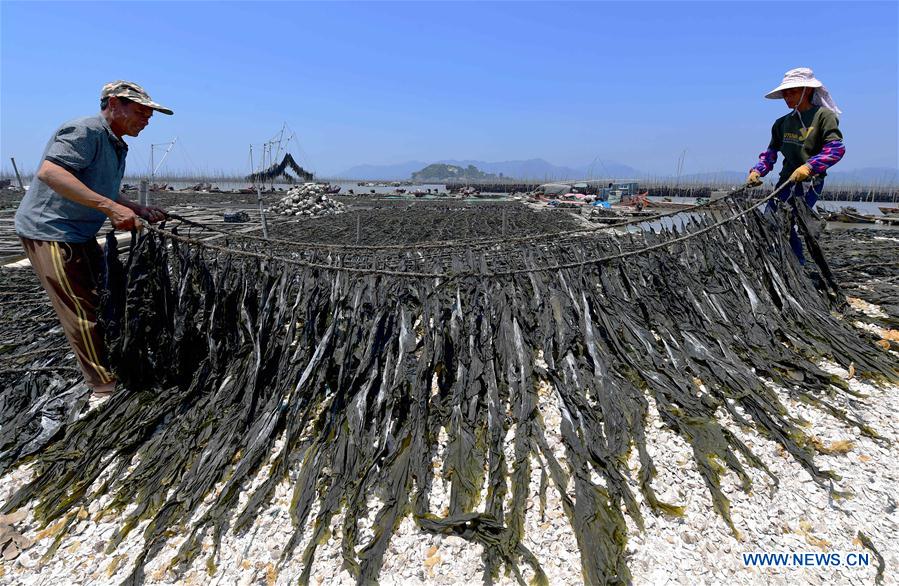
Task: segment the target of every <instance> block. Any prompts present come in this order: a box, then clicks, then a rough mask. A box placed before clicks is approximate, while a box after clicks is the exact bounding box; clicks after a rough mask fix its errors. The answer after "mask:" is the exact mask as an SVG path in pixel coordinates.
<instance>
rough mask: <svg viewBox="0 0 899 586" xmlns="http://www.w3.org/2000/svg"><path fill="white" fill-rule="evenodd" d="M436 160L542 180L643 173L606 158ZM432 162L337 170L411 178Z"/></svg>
mask: <svg viewBox="0 0 899 586" xmlns="http://www.w3.org/2000/svg"><path fill="white" fill-rule="evenodd" d="M435 163H440V164H445V165H455V166H457V167H468V166H469V165H474V166H475V167H477V168H478V169H479V170H480V171H483V172H485V173H492V174H494V175H497V176H498V175H499V174H500V173H502V175H503V177H509V178H514V179H536V180H539V181H543V180H546V181H550V180H554V179H583V178H585V177H587V176H588V175H592V176H594V177H599V176H603V177H617V178H631V177H636V176H638V175H639V174H640V173H639V171H637V170H636V169H634V168H633V167H629V166H627V165H622V164H620V163H613V162H609V161H604V162H603V163H602V164H596V165H593V167H592V169H591V168H588V167H586V166H584V167H567V166H562V165H553V164H552V163H550V162H548V161H545V160H544V159H527V160H521V161H500V162H495V163H491V162H487V161H475V160H470V159H466V160H457V159H444V160H441V161H435ZM429 164H431V163H425V162H422V161H406V162H405V163H398V164H395V165H357V166H355V167H351V168H349V169H347V170H345V171H343V172H341V173H338V174H336V175H335V177H340V178H346V179H374V180H381V181H383V180H387V179H408V178H409V177H411V176H412V173H415V172H416V171H420V170H421V169H423V168H424V167H427V166H428V165H429Z"/></svg>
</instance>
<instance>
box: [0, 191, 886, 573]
mask: <svg viewBox="0 0 899 586" xmlns="http://www.w3.org/2000/svg"><path fill="white" fill-rule="evenodd" d="M774 195H775V194H766V195H765V196H764V197H761V198H758V197H751V194H748V193H746V192H744V191H740V190H738V191H734V192H731V193H730V194H729V195H728V196H727V197H724V198H722V199H719V200H718V201H717V202H716V206H715V207H714V208H711V207H709V206H707V205H696V206H692V207H690V208H687V209H681V210H677V211H673V212H670V213H665V214H656V215H652V216H650V217H642V218H638V219H633V220H624V221H621V222H617V223H614V224H611V225H606V226H596V227H592V226H591V227H588V226H586V225H585V224H584V223H583V222H582V221H580V220H579V219H578V218H575V217H574V216H573V215H572V214H569V213H566V212H562V211H553V212H550V211H543V212H541V211H536V210H534V209H532V208H530V207H528V206H526V205H524V204H522V203H515V202H498V203H486V202H485V203H481V204H477V203H476V204H472V203H467V202H453V201H449V200H433V201H417V202H410V203H409V204H408V205H402V206H396V207H383V208H377V209H365V210H353V209H349V210H346V211H345V212H344V213H341V214H335V215H328V216H323V217H317V218H312V217H308V218H301V217H294V218H290V219H287V220H283V221H278V222H273V223H272V224H271V225H270V229H269V236H270V237H269V238H262V237H261V236H259V235H258V232H253V231H245V232H237V231H233V230H229V229H225V227H223V226H221V225H219V226H211V225H209V224H207V223H205V222H199V221H195V220H190V219H188V218H180V219H174V220H170V221H168V222H167V223H165V224H162V225H158V226H150V227H147V229H145V230H143V231H142V232H141V233H140V234H138V235H136V236H135V238H133V239H132V240H131V242H130V243H129V244H128V246H127V247H125V246H120V245H119V243H118V242H117V240H116V238H115V237H114V236H112V235H110V236H108V237H107V241H106V246H107V249H106V254H105V259H106V272H105V278H104V283H105V286H104V291H103V307H102V315H103V325H104V330H105V335H106V339H107V346H108V349H109V353H110V360H111V364H112V367H113V370H114V372H115V373H116V375H117V377H118V379H119V381H120V382H121V387H120V391H119V392H117V393H116V394H115V395H114V396H113V397H112V398H111V399H109V400H108V401H107V402H105V403H103V404H102V405H101V406H99V407H97V408H95V409H92V410H86V408H85V402H86V394H87V391H86V389H85V388H84V387H83V386H81V385H79V384H78V381H77V378H75V373H73V372H71V370H70V369H71V364H72V363H71V362H70V361H67V360H66V354H67V349H66V348H65V347H64V346H62V345H60V343H59V337H58V336H56V337H55V338H54V337H53V336H52V335H51V334H50V330H51V328H52V326H53V323H52V319H50V318H49V317H48V316H50V315H51V314H49V313H48V307H45V306H41V305H40V304H38V303H34V304H25V305H23V304H21V302H19V301H18V300H19V299H25V298H28V299H37V298H38V297H39V294H40V293H39V291H40V290H39V288H38V287H37V286H36V281H35V280H34V279H33V278H30V277H29V276H28V274H26V273H22V272H15V271H13V270H10V269H4V270H3V273H2V277H3V280H2V286H0V291H2V292H3V293H4V295H6V296H7V298H9V299H10V300H11V301H17V303H19V305H17V306H12V305H5V306H3V308H4V309H3V313H2V316H3V319H0V335H2V336H3V339H4V341H5V342H4V343H5V344H7V345H5V346H0V348H2V351H0V359H2V363H0V364H2V366H0V387H2V388H3V393H2V399H0V474H10V473H13V472H15V471H16V470H19V469H21V468H23V467H26V466H27V468H28V470H29V475H28V477H27V478H26V479H24V480H23V481H22V482H21V483H19V484H18V485H17V486H16V489H15V490H14V491H12V492H11V493H10V494H8V495H7V498H5V500H4V501H2V502H0V505H2V509H0V512H2V513H3V514H5V515H9V514H13V513H15V512H16V511H21V510H27V511H29V514H30V515H31V517H30V518H31V519H32V520H33V523H34V524H35V526H36V527H39V528H41V529H46V528H51V527H52V528H53V532H52V545H51V546H50V547H49V548H48V549H47V551H46V553H45V559H47V560H50V559H52V558H53V557H54V556H59V555H62V552H63V551H64V550H65V548H66V547H67V545H66V544H67V543H69V541H68V540H70V539H73V538H74V537H73V536H74V535H77V534H78V532H79V531H83V530H84V527H86V526H89V525H90V524H91V523H99V522H100V521H99V520H103V522H109V523H111V524H110V525H109V527H110V528H109V537H108V539H107V540H106V541H105V543H104V547H105V552H106V554H107V555H110V556H111V555H115V554H116V552H117V550H118V548H119V547H124V545H123V544H125V543H126V542H129V540H133V538H135V536H137V541H136V542H135V543H136V544H137V545H135V546H134V547H135V549H134V550H133V553H128V554H127V555H126V554H121V556H122V559H120V560H119V562H117V564H116V566H115V567H114V568H113V569H112V571H111V573H110V574H109V576H115V579H116V581H121V582H122V583H124V584H140V583H144V582H145V581H147V580H148V578H149V577H150V576H149V573H148V572H149V570H148V568H150V567H151V566H153V564H156V563H157V562H158V561H159V560H158V558H161V557H165V560H166V561H165V564H164V571H167V572H170V573H172V575H174V576H176V577H178V576H180V577H183V576H184V575H185V572H187V571H188V570H189V569H190V568H192V567H194V566H195V564H197V563H199V564H200V565H201V566H202V565H203V564H204V563H205V568H206V571H208V573H209V575H210V576H211V575H216V573H217V572H220V571H221V564H222V563H224V562H222V560H221V559H220V556H221V555H222V552H223V547H224V546H223V543H226V542H228V540H229V539H230V538H231V536H233V535H238V536H239V535H241V534H243V533H246V532H248V531H250V530H254V528H256V527H259V526H264V525H266V524H269V523H272V522H273V520H272V519H273V517H270V516H269V513H268V512H267V511H269V508H270V507H271V506H272V505H273V504H277V503H281V502H284V503H287V504H285V505H284V507H283V509H279V510H281V511H282V512H283V513H284V514H285V517H289V519H288V520H287V522H288V523H289V525H288V529H287V530H286V531H285V532H283V533H277V535H276V536H272V537H270V538H268V540H269V541H270V542H273V543H274V542H276V544H277V550H272V551H273V552H276V553H273V556H274V557H273V560H274V561H273V562H272V568H273V569H272V571H273V572H274V576H275V577H277V575H278V572H279V571H280V570H283V569H284V568H287V567H291V568H296V572H295V573H293V574H291V575H290V576H285V577H286V578H287V579H288V580H292V581H299V582H300V583H310V582H311V581H312V579H313V576H314V572H313V567H314V566H315V564H316V563H318V562H317V560H318V559H319V558H320V556H321V552H322V550H324V549H325V548H326V547H327V545H328V543H329V542H330V540H331V538H332V537H339V540H340V542H339V543H340V545H339V546H338V549H337V550H336V551H337V552H338V553H337V554H336V555H337V557H338V560H337V563H338V564H340V565H342V567H343V568H344V569H345V571H346V572H347V573H348V574H349V575H350V576H351V579H352V580H353V581H355V582H356V583H358V584H372V583H376V582H378V581H379V579H381V577H382V576H381V573H382V567H383V566H384V563H385V555H386V554H387V552H388V549H389V547H390V544H391V540H392V539H393V538H394V537H395V536H396V535H397V534H398V533H399V532H400V528H401V526H403V524H404V523H406V522H411V523H413V526H414V531H415V532H416V535H420V536H421V538H422V539H424V538H425V537H426V536H438V537H441V538H446V537H448V536H452V537H455V538H458V539H459V540H464V541H465V542H469V543H473V544H476V545H477V546H478V547H479V551H480V552H481V553H480V560H481V565H480V566H479V572H480V574H481V577H482V579H483V580H484V581H485V582H486V583H490V582H492V581H496V580H507V581H509V582H513V583H519V584H526V583H537V584H547V583H549V582H550V579H549V578H548V573H547V572H548V569H547V568H546V566H545V564H544V563H542V562H541V559H542V557H543V555H544V552H542V551H538V550H537V549H535V548H534V547H533V546H529V545H528V544H529V543H532V541H533V539H534V535H533V532H534V529H533V526H532V525H530V524H529V521H527V519H528V518H529V516H530V515H538V514H539V515H543V514H544V512H545V509H546V503H547V498H548V497H547V495H548V494H552V495H554V496H553V497H552V498H555V499H557V500H558V502H559V503H560V504H559V511H558V517H557V518H558V519H559V520H560V522H562V523H564V525H565V526H566V528H567V529H568V530H570V531H571V532H572V533H573V535H574V543H575V544H576V549H577V550H578V551H575V552H572V553H573V555H574V556H575V558H574V559H575V560H576V562H574V563H575V565H576V566H577V567H578V568H579V572H580V576H581V580H582V581H583V582H584V583H587V584H611V583H630V582H632V581H633V575H632V568H631V566H630V565H629V559H630V555H631V554H630V553H629V550H628V548H629V543H628V535H629V527H630V526H633V527H636V528H637V530H643V528H644V527H645V526H646V525H647V524H648V518H649V517H656V516H659V517H677V516H679V515H682V514H683V513H684V509H683V507H682V505H679V504H678V503H676V502H671V501H670V500H669V498H668V497H667V496H664V494H663V493H665V492H666V491H665V487H660V486H658V483H657V482H655V481H656V479H657V476H658V468H659V466H660V465H661V463H660V462H658V461H657V460H656V459H655V457H654V456H653V452H652V450H651V449H650V447H649V446H648V443H647V437H648V435H649V434H650V433H652V429H651V426H650V424H649V423H648V421H649V417H650V415H651V414H652V416H653V417H656V415H654V414H656V413H657V417H658V419H659V426H660V427H664V428H665V429H667V430H668V431H670V432H671V433H672V434H674V435H675V436H676V437H677V438H678V441H680V442H683V443H684V444H685V445H686V446H688V448H689V453H690V454H691V455H690V459H691V461H692V462H693V463H694V464H695V466H696V470H697V473H698V475H699V476H700V477H701V479H702V483H703V488H702V489H700V490H702V491H703V492H704V493H705V494H706V495H707V497H708V499H709V500H710V502H711V506H712V508H713V509H714V511H715V513H716V514H717V515H718V516H719V517H720V519H722V520H723V521H724V523H725V524H726V526H727V527H728V528H729V530H730V531H731V532H732V533H733V534H734V535H736V534H737V533H738V526H739V524H740V520H739V519H736V518H733V516H732V514H731V507H730V503H731V500H732V499H733V498H734V496H733V495H730V494H728V493H726V492H725V489H724V488H723V485H724V483H725V480H726V479H730V478H736V479H737V484H738V488H740V489H742V491H745V492H746V493H749V492H750V491H751V489H752V484H753V483H752V480H751V475H753V474H756V473H760V474H761V475H762V476H765V477H767V478H770V479H771V481H772V482H773V483H775V484H776V483H777V482H778V478H777V476H776V474H774V472H772V466H773V463H771V462H769V461H766V458H765V456H764V455H763V454H762V453H761V452H759V451H758V449H757V448H754V447H751V446H750V445H749V444H748V443H746V442H745V441H744V440H742V439H741V437H742V433H743V432H742V431H741V430H743V429H749V430H754V431H756V432H758V433H759V434H761V435H763V436H764V437H765V438H768V440H769V441H771V442H774V443H775V444H776V445H777V446H778V449H779V450H781V451H782V453H783V454H785V455H786V456H787V457H788V458H789V459H790V460H792V461H793V462H795V463H796V464H797V465H798V466H800V467H801V469H802V470H804V471H805V472H806V473H807V474H808V475H809V477H810V478H811V479H812V480H811V481H812V482H813V483H814V484H815V485H816V486H817V487H819V488H820V489H821V490H824V491H827V493H828V494H829V495H830V496H831V497H832V498H834V499H840V498H842V497H845V496H846V495H845V494H844V493H843V492H842V491H841V490H840V488H838V486H837V484H838V482H839V478H838V476H837V475H836V474H835V473H834V472H832V471H831V470H829V469H827V468H825V467H822V466H821V465H820V463H819V461H818V459H817V456H819V454H820V453H821V452H820V449H819V447H820V446H819V444H817V443H816V439H815V437H814V434H813V432H812V431H811V430H809V429H808V428H807V427H805V426H804V425H803V422H802V419H801V418H800V417H799V416H798V415H797V414H796V413H795V412H791V409H790V408H788V406H787V404H786V403H785V402H784V400H783V399H782V398H781V395H779V394H778V393H777V392H776V391H775V389H778V388H779V389H788V393H789V396H790V397H791V398H793V399H796V400H797V401H800V402H801V403H803V404H804V405H805V407H806V408H807V409H809V410H811V411H813V412H820V413H826V414H827V415H828V416H829V417H832V418H834V419H835V420H837V421H838V422H839V423H840V425H843V426H845V428H847V429H852V430H854V432H855V433H858V434H859V435H860V436H861V437H864V438H866V439H867V440H871V441H875V442H885V439H884V437H883V435H882V432H881V430H880V429H877V428H876V427H874V426H872V425H870V424H869V423H868V422H866V421H865V420H864V419H863V418H860V417H858V416H857V415H855V413H854V411H853V410H852V409H851V408H849V407H847V406H846V405H857V404H859V403H861V402H864V400H865V397H864V396H863V394H861V393H859V392H858V391H857V390H854V388H853V387H852V386H851V385H850V384H848V383H847V382H846V381H845V380H843V379H841V378H839V377H837V376H835V375H833V374H832V373H830V372H828V371H826V370H824V369H823V368H822V367H821V365H820V364H821V360H823V359H826V360H829V361H831V362H833V363H835V364H837V365H840V366H842V367H843V368H845V369H850V370H851V371H852V372H853V373H854V376H857V377H860V378H865V379H867V380H870V381H875V382H878V383H880V384H892V385H895V384H897V382H899V371H897V362H896V354H895V352H896V350H897V349H899V348H897V343H899V340H897V341H896V342H890V341H886V343H885V344H884V340H881V339H878V337H877V336H875V335H874V334H873V333H870V332H868V331H866V330H862V329H859V328H857V327H855V326H854V325H853V324H852V316H853V313H852V311H853V310H852V309H851V308H850V307H847V306H846V304H845V300H846V291H847V290H851V292H853V294H856V295H860V296H864V295H868V294H872V295H876V296H878V298H879V299H880V300H881V302H883V303H884V307H885V308H886V309H887V310H888V311H889V314H885V315H884V316H882V317H881V318H879V319H880V320H881V321H880V322H879V326H878V327H882V328H885V329H890V328H893V329H894V328H895V326H896V313H895V310H896V307H895V299H896V298H897V295H896V292H897V291H896V288H897V283H896V280H895V275H896V262H897V261H896V256H892V257H890V255H889V251H890V250H893V251H895V250H899V248H897V247H896V245H895V244H892V245H889V243H887V244H884V243H873V244H871V245H870V246H866V247H859V248H857V250H859V251H860V252H864V251H867V252H868V253H869V257H868V258H867V260H863V259H845V260H841V261H838V262H834V263H830V262H829V261H830V260H831V259H832V257H833V255H834V254H836V253H838V251H840V250H841V246H842V244H840V242H837V243H835V244H831V245H830V246H829V247H828V246H822V244H821V242H822V235H821V234H820V233H819V231H818V229H817V227H816V224H815V222H814V221H813V218H812V216H811V215H810V212H809V210H808V209H807V208H804V207H802V204H801V202H796V203H794V204H792V205H788V204H782V205H780V206H778V207H777V209H776V210H775V211H774V212H769V213H765V212H764V211H763V210H764V208H765V205H766V204H767V203H768V202H769V201H770V200H771V199H772V198H773V197H774ZM794 218H795V219H796V221H797V222H798V230H799V234H800V235H801V237H802V239H803V242H804V245H805V248H806V250H807V254H808V256H809V262H808V264H807V265H805V266H803V265H802V264H800V262H799V261H798V259H797V258H796V256H795V255H794V253H793V252H792V250H791V247H790V243H789V237H790V226H791V224H792V222H793V221H794ZM853 235H854V233H849V236H847V237H851V236H853ZM889 246H892V248H890V247H889ZM871 278H878V279H882V280H881V281H879V283H880V284H879V285H877V286H876V287H873V288H872V287H868V285H866V282H867V280H868V279H871ZM844 287H848V288H849V289H846V290H844ZM23 319H26V320H28V321H27V323H28V324H30V325H29V326H28V327H27V328H26V329H25V330H18V329H17V326H16V325H15V324H16V323H18V322H20V320H23ZM550 406H551V407H550ZM550 410H555V412H557V413H558V417H557V418H553V417H550V416H549V411H550ZM551 422H552V423H551ZM555 437H557V438H558V440H554V439H553V438H555ZM444 489H445V490H444ZM441 491H444V493H445V494H443V493H441ZM441 494H442V496H441ZM279 499H284V500H283V501H282V500H279ZM278 506H280V505H278ZM859 535H860V536H859V540H860V541H859V543H861V544H862V546H860V547H864V548H869V549H870V550H871V551H872V552H877V549H878V547H883V546H884V545H886V544H884V543H874V542H872V541H871V539H870V538H869V537H868V536H867V535H866V534H864V533H860V534H859ZM128 551H129V552H132V550H128ZM877 556H880V554H879V553H877ZM880 559H881V560H882V558H880ZM233 563H234V564H236V563H237V562H233ZM292 564H296V565H292ZM154 567H155V566H154ZM160 571H163V570H160ZM284 571H286V570H284ZM878 571H879V572H881V573H882V571H883V570H882V564H881V566H879V570H878ZM273 579H274V578H273Z"/></svg>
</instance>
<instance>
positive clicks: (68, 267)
mask: <svg viewBox="0 0 899 586" xmlns="http://www.w3.org/2000/svg"><path fill="white" fill-rule="evenodd" d="M19 239H20V240H21V241H22V247H23V248H24V249H25V254H26V255H28V260H29V261H31V267H32V268H33V269H34V272H35V273H37V276H38V279H40V281H41V285H43V287H44V290H45V291H47V295H49V296H50V303H52V304H53V309H54V310H56V315H57V316H58V317H59V321H60V323H61V324H62V329H63V332H65V335H66V339H68V341H69V345H70V346H71V347H72V350H74V351H75V357H76V358H77V359H78V364H79V365H80V366H81V372H82V373H84V381H85V382H86V383H87V384H88V386H90V387H91V388H94V387H98V386H103V385H108V384H109V383H111V382H113V381H114V380H115V378H114V377H113V376H112V374H111V373H110V372H109V370H108V368H107V358H106V351H105V348H104V346H103V336H102V333H101V331H100V330H99V329H98V327H97V306H98V304H99V301H100V298H99V286H100V279H101V277H102V274H103V273H102V271H103V252H102V251H101V250H100V246H99V245H98V244H97V241H96V240H90V241H88V242H83V243H74V242H52V241H46V240H32V239H30V238H24V237H21V236H20V237H19Z"/></svg>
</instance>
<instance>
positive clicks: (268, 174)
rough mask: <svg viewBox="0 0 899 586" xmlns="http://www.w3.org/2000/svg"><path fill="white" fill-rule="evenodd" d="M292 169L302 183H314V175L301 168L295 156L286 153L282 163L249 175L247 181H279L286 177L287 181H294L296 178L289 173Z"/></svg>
mask: <svg viewBox="0 0 899 586" xmlns="http://www.w3.org/2000/svg"><path fill="white" fill-rule="evenodd" d="M288 169H291V170H293V172H294V173H296V174H297V177H298V178H299V179H300V181H312V173H310V172H309V171H307V170H306V169H303V168H302V167H300V165H299V164H298V163H297V162H296V161H295V160H294V158H293V156H292V155H291V154H290V153H286V154H285V155H284V158H283V159H281V162H280V163H274V164H273V165H272V166H271V167H269V168H268V169H265V170H264V171H259V172H258V173H252V174H250V175H247V181H253V182H256V181H271V180H274V179H277V178H279V177H285V178H287V179H290V180H293V179H294V178H293V177H292V176H291V175H290V174H289V173H287V170H288Z"/></svg>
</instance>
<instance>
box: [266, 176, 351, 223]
mask: <svg viewBox="0 0 899 586" xmlns="http://www.w3.org/2000/svg"><path fill="white" fill-rule="evenodd" d="M328 189H329V187H328V186H327V185H321V184H318V183H305V184H303V185H300V186H298V187H292V188H290V189H289V190H288V191H287V195H285V196H284V197H283V198H281V199H280V200H278V201H277V202H275V204H274V205H272V206H271V208H269V211H271V212H273V213H276V214H281V215H282V216H306V217H314V218H317V217H319V216H332V215H334V214H339V213H342V212H343V211H344V205H343V204H342V203H340V202H337V201H334V200H333V199H331V198H329V197H328V196H327V195H325V194H326V193H327V192H328Z"/></svg>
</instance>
